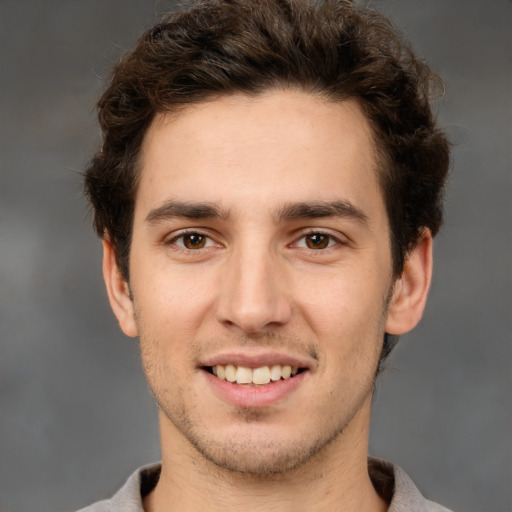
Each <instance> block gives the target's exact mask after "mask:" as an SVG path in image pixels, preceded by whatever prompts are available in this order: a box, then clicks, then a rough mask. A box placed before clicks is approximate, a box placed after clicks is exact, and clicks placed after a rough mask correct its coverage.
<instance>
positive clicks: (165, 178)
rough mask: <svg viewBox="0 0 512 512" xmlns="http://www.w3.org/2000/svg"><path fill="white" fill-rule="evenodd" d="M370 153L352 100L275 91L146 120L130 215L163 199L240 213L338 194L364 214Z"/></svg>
mask: <svg viewBox="0 0 512 512" xmlns="http://www.w3.org/2000/svg"><path fill="white" fill-rule="evenodd" d="M375 154H376V152H375V151H374V142H373V136H372V130H371V127H370V124H369V122H368V120H367V119H366V117H365V115H364V114H363V112H362V110H361V108H360V107H359V105H358V103H357V102H356V101H355V100H347V101H343V102H332V101H327V100H324V99H321V98H319V97H317V96H314V95H311V94H308V93H304V92H298V91H283V90H279V91H272V92H267V93H265V94H261V95H257V96H246V95H242V94H237V95H230V96H225V97H221V98H218V99H215V100H212V101H208V102H204V103H199V104H195V105H191V106H187V107H186V108H184V109H183V110H182V111H180V112H178V113H167V114H159V115H157V116H156V118H155V119H154V121H153V123H152V124H151V126H150V128H149V129H148V131H147V133H146V136H145V139H144V143H143V146H142V152H141V160H140V164H141V166H140V168H141V175H140V180H139V190H138V194H137V200H136V213H137V211H138V210H141V209H143V210H146V209H148V208H154V207H155V205H157V204H158V203H159V202H164V201H166V200H169V199H170V198H173V199H174V198H175V199H180V200H181V199H185V200H188V201H206V202H215V203H222V206H225V207H226V208H228V209H232V208H235V209H237V208H241V209H244V208H245V207H248V206H249V205H250V204H252V203H254V202H259V203H261V204H263V203H264V204H266V205H273V204H276V205H278V204H279V203H284V202H286V203H289V202H293V201H319V200H336V199H338V198H339V196H340V195H341V196H342V198H343V199H348V200H350V201H351V202H354V203H356V204H358V205H359V206H361V207H365V208H370V209H371V208H374V207H378V206H379V205H372V204H371V203H372V201H373V202H375V201H376V200H377V202H379V197H380V195H381V194H380V190H379V186H378V179H377V159H376V156H375ZM375 194H376V195H375ZM377 196H378V197H377ZM370 213H371V212H370Z"/></svg>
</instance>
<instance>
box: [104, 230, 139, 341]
mask: <svg viewBox="0 0 512 512" xmlns="http://www.w3.org/2000/svg"><path fill="white" fill-rule="evenodd" d="M103 279H104V280H105V286H106V287H107V294H108V299H109V301H110V306H111V307H112V311H113V312H114V315H115V316H116V318H117V321H118V322H119V326H120V327H121V329H122V331H123V332H124V333H125V334H126V335H127V336H131V337H135V336H138V329H137V323H136V322H135V310H134V307H133V300H132V297H131V293H130V287H129V285H128V283H127V282H126V280H125V279H124V277H123V275H122V274H121V271H120V270H119V266H118V264H117V260H116V251H115V248H114V246H113V245H112V243H111V242H110V241H109V240H108V239H106V238H104V239H103Z"/></svg>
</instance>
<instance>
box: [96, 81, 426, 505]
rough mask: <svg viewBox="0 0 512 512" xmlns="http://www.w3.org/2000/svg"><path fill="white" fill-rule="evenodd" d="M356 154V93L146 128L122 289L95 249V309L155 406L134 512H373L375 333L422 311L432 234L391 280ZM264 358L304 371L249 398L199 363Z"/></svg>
mask: <svg viewBox="0 0 512 512" xmlns="http://www.w3.org/2000/svg"><path fill="white" fill-rule="evenodd" d="M373 147H374V143H373V139H372V132H371V129H370V127H369V124H368V122H367V120H366V118H365V117H364V115H363V113H362V111H361V110H360V108H359V106H358V104H357V103H356V102H355V101H351V100H350V101H345V102H343V103H332V102H326V101H323V100H321V99H319V98H316V97H314V96H312V95H309V94H306V93H302V92H297V91H271V92H267V93H265V94H262V95H260V96H256V97H247V96H244V95H233V96H226V97H223V98H220V99H216V100H213V101H210V102H207V103H202V104H198V105H194V106H190V107H187V108H186V109H185V110H183V111H182V112H181V113H179V114H177V115H176V114H172V115H171V114H167V115H163V114H162V115H159V116H157V118H156V119H155V120H154V122H153V124H152V125H151V127H150V129H149V131H148V133H147V134H146V137H145V140H144V144H143V151H142V157H141V178H140V182H139V189H138V193H137V199H136V207H135V216H134V225H133V241H132V247H131V253H130V283H129V284H128V283H126V282H125V281H124V280H123V278H122V277H121V275H120V273H119V270H118V268H117V266H116V262H115V254H114V251H113V248H112V246H111V245H110V243H109V242H108V239H106V240H105V241H104V249H105V258H104V274H105V280H106V283H107V290H108V293H109V297H110V301H111V304H112V307H113V309H114V312H115V314H116V316H117V318H118V320H119V323H120V326H121V328H122V329H123V331H124V332H125V333H126V334H127V335H129V336H138V337H139V338H140V347H141V354H142V361H143V364H144V368H145V372H146V375H147V379H148V382H149V384H150V386H151V389H152V391H153V393H154V395H155V397H156V399H157V402H158V405H159V407H160V426H161V436H162V461H163V469H162V477H161V479H160V482H159V484H158V486H157V488H156V490H155V491H154V492H153V493H152V494H151V495H150V496H149V497H148V499H147V500H146V508H147V510H174V509H179V510H199V509H201V503H204V499H206V497H207V496H208V494H209V493H214V494H215V496H216V497H217V499H216V500H215V501H216V502H218V503H219V508H220V505H221V504H223V505H222V506H223V507H224V508H225V507H226V506H230V507H232V506H241V507H242V508H243V509H244V510H251V509H252V508H254V510H258V509H261V508H260V507H262V506H264V503H265V500H267V502H266V505H265V506H268V504H269V503H272V504H273V507H274V508H273V509H275V510H289V509H290V510H291V508H294V509H295V510H297V509H305V508H304V507H305V505H307V507H306V508H307V510H329V509H330V508H329V506H330V505H333V504H334V503H336V509H337V510H345V509H347V510H348V509H349V508H350V507H359V509H361V510H362V509H366V510H382V509H385V504H384V503H383V502H382V500H380V498H378V497H377V495H376V494H375V492H374V491H373V487H372V486H371V482H370V480H369V477H368V473H367V469H366V453H367V444H368V435H369V419H370V405H371V395H372V389H373V382H374V377H375V373H376V369H377V365H378V360H379V356H380V351H381V348H382V339H383V335H384V332H385V331H387V332H389V333H391V334H402V333H404V332H406V331H408V330H410V329H411V328H412V327H414V325H416V323H417V322H418V321H419V319H420V317H421V314H422V311H423V308H424V303H425V300H426V295H427V291H428V287H429V283H430V275H431V264H432V258H431V249H432V240H431V236H430V234H429V232H428V231H426V232H425V233H424V235H423V237H422V239H421V240H420V241H419V243H418V244H417V246H416V247H415V249H414V250H413V251H412V252H411V254H410V255H409V257H408V259H407V262H406V265H405V268H404V271H403V273H402V275H401V276H398V278H395V277H393V275H392V264H391V253H390V243H389V240H390V233H389V226H388V219H387V215H386V210H385V206H384V202H383V198H382V194H381V191H380V188H379V184H378V181H377V173H376V166H377V162H376V159H375V156H374V151H373ZM315 244H316V245H315ZM278 360H279V361H288V360H290V361H294V362H296V363H297V365H298V366H301V367H304V368H305V369H306V371H304V372H303V373H301V374H300V375H299V377H300V378H298V379H297V378H296V380H295V381H293V382H295V384H294V385H293V386H290V389H286V390H285V392H283V393H281V394H278V396H276V397H273V395H271V399H270V401H268V400H267V401H266V402H262V401H261V395H257V394H255V395H254V396H253V395H252V394H251V391H250V388H247V387H245V388H242V391H241V398H240V400H239V399H238V398H237V400H235V399H233V396H232V395H231V394H230V391H229V389H232V388H228V392H227V395H226V394H223V393H222V392H219V390H218V389H217V387H216V382H217V381H216V380H215V377H213V376H212V375H211V374H209V373H208V372H207V371H205V366H208V365H212V364H215V363H216V362H222V363H226V362H230V361H233V362H234V363H235V364H237V363H238V364H240V363H241V362H244V363H246V364H247V365H248V366H253V367H256V366H260V365H261V364H262V362H263V363H264V364H270V363H271V362H273V361H274V362H275V361H278ZM292 380H293V379H292ZM229 386H232V385H229ZM269 386H272V384H270V385H269ZM239 389H240V388H239ZM340 475H343V477H340ZM177 482H180V485H177ZM276 483H279V485H277V486H276V485H275V484H276ZM313 484H314V485H313ZM248 496H250V499H248ZM277 497H279V499H278V500H277V503H280V504H281V505H282V506H281V505H280V506H278V507H277V508H276V506H275V503H276V498H277ZM202 499H203V501H202ZM170 504H172V505H173V506H170ZM173 507H175V508H173ZM297 507H298V508H297ZM211 510H216V507H215V504H212V508H211Z"/></svg>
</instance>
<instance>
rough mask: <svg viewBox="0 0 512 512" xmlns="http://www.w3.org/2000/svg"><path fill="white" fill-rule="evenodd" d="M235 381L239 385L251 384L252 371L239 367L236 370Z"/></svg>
mask: <svg viewBox="0 0 512 512" xmlns="http://www.w3.org/2000/svg"><path fill="white" fill-rule="evenodd" d="M235 380H236V383H237V384H251V383H252V370H251V369H250V368H245V367H244V366H239V367H238V369H237V370H236V374H235Z"/></svg>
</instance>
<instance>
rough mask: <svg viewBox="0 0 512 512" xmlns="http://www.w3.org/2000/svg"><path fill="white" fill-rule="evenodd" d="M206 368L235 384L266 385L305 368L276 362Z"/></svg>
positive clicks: (286, 377)
mask: <svg viewBox="0 0 512 512" xmlns="http://www.w3.org/2000/svg"><path fill="white" fill-rule="evenodd" d="M206 370H207V371H208V372H209V373H211V374H213V375H215V376H216V377H217V378H218V379H220V380H225V381H227V382H231V383H233V384H241V385H248V386H251V385H252V386H264V385H266V384H270V383H271V382H277V381H279V380H288V379H290V378H291V377H294V376H295V375H297V374H298V373H300V372H301V371H303V370H304V369H302V368H298V367H296V366H290V365H280V364H275V365H272V366H260V367H258V368H248V367H246V366H235V365H233V364H226V365H223V364H217V365H215V366H208V367H206Z"/></svg>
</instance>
